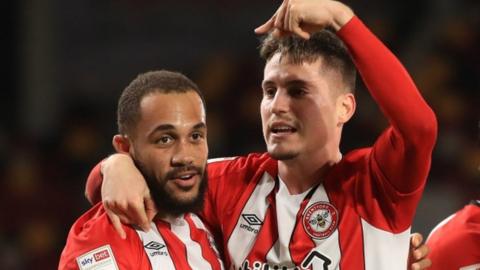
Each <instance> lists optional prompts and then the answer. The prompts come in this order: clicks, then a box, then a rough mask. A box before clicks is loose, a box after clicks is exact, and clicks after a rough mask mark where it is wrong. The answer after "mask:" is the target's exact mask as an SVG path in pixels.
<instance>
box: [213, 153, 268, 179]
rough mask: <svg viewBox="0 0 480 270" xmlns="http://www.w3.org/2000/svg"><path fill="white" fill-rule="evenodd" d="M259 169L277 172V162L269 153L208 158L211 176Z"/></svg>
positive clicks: (247, 172)
mask: <svg viewBox="0 0 480 270" xmlns="http://www.w3.org/2000/svg"><path fill="white" fill-rule="evenodd" d="M258 171H267V172H269V173H270V174H276V172H277V162H276V160H274V159H272V158H271V157H270V155H268V153H251V154H248V155H246V156H237V157H229V158H214V159H209V160H208V175H209V177H210V178H211V177H220V176H223V175H226V174H228V176H229V177H230V176H232V175H234V174H240V175H245V174H252V175H253V174H256V173H257V172H258Z"/></svg>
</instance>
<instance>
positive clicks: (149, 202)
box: [145, 195, 158, 221]
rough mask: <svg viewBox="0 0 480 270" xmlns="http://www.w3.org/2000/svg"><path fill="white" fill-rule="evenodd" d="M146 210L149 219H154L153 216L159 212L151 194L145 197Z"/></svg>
mask: <svg viewBox="0 0 480 270" xmlns="http://www.w3.org/2000/svg"><path fill="white" fill-rule="evenodd" d="M145 212H146V213H147V219H148V220H149V221H150V220H153V218H154V217H155V216H156V215H157V213H158V210H157V207H156V206H155V202H154V201H153V199H152V198H151V197H150V195H149V196H148V197H146V198H145Z"/></svg>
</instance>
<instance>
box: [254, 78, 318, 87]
mask: <svg viewBox="0 0 480 270" xmlns="http://www.w3.org/2000/svg"><path fill="white" fill-rule="evenodd" d="M286 84H287V86H306V85H309V83H308V82H306V81H304V80H299V79H293V80H288V81H287V83H286ZM270 85H275V83H274V82H273V81H270V80H268V81H264V82H263V83H262V87H267V86H270Z"/></svg>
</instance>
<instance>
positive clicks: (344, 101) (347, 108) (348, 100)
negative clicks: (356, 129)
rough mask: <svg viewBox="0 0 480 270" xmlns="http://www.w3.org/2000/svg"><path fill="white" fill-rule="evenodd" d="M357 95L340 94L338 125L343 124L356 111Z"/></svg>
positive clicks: (338, 100)
mask: <svg viewBox="0 0 480 270" xmlns="http://www.w3.org/2000/svg"><path fill="white" fill-rule="evenodd" d="M356 105H357V104H356V102H355V96H354V95H353V94H352V93H346V94H340V95H339V96H338V98H337V119H338V122H337V123H338V125H343V124H345V123H346V122H348V120H350V118H352V116H353V114H354V113H355V108H356Z"/></svg>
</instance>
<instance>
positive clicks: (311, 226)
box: [303, 202, 338, 239]
mask: <svg viewBox="0 0 480 270" xmlns="http://www.w3.org/2000/svg"><path fill="white" fill-rule="evenodd" d="M337 225H338V211H337V209H335V207H333V205H331V204H329V203H328V202H316V203H314V204H312V205H310V206H309V207H308V208H307V209H305V211H304V213H303V228H305V231H306V232H307V233H308V235H310V237H312V238H314V239H324V238H327V237H329V236H330V235H331V234H332V233H333V232H334V231H335V229H336V228H337Z"/></svg>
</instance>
